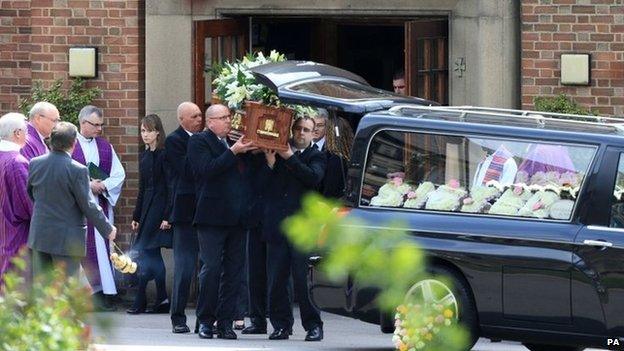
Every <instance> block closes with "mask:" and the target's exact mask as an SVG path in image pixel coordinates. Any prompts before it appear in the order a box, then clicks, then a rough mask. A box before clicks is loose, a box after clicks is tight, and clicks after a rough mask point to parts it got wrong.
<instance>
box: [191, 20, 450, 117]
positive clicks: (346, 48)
mask: <svg viewBox="0 0 624 351" xmlns="http://www.w3.org/2000/svg"><path fill="white" fill-rule="evenodd" d="M250 24H251V27H249V25H250ZM193 50H194V55H193V58H194V66H195V68H194V70H195V90H194V91H195V100H196V102H197V103H198V105H199V106H207V103H208V102H209V101H210V86H209V85H210V82H211V79H210V78H211V77H209V76H207V75H206V74H205V72H206V71H207V70H206V67H207V66H210V65H211V63H215V62H222V61H223V60H231V59H235V58H242V56H243V55H244V54H245V52H247V51H249V50H252V51H254V52H255V51H263V52H265V53H268V52H269V51H271V50H277V51H279V52H280V53H283V54H285V55H286V57H287V58H288V59H289V60H312V61H316V62H321V63H326V64H329V65H332V66H336V67H339V68H342V69H345V70H348V71H351V72H353V73H356V74H358V75H360V76H361V77H363V78H364V79H365V80H366V81H368V82H369V83H370V84H371V85H372V86H374V87H377V88H381V89H384V90H389V91H392V77H393V73H395V72H396V71H398V70H401V69H403V70H404V72H405V85H406V88H407V95H411V96H416V97H420V98H424V99H428V100H433V101H437V102H439V103H440V104H443V105H446V104H448V101H449V97H448V80H449V74H448V18H447V17H426V18H385V17H367V18H353V17H329V18H319V17H271V16H266V17H263V16H256V17H246V16H239V17H237V18H234V19H222V20H205V21H196V22H195V25H194V48H193Z"/></svg>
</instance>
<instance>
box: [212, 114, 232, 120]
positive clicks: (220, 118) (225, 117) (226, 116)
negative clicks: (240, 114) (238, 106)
mask: <svg viewBox="0 0 624 351" xmlns="http://www.w3.org/2000/svg"><path fill="white" fill-rule="evenodd" d="M231 118H232V115H224V116H221V117H209V118H208V119H218V120H220V121H225V120H227V119H231Z"/></svg>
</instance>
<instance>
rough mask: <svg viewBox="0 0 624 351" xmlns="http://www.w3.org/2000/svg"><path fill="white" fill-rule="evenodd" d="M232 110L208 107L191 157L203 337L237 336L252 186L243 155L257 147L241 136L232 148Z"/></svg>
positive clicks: (191, 146)
mask: <svg viewBox="0 0 624 351" xmlns="http://www.w3.org/2000/svg"><path fill="white" fill-rule="evenodd" d="M230 118H231V115H230V110H229V109H228V108H227V107H226V106H223V105H218V104H217V105H212V106H210V107H209V108H208V109H207V110H206V127H207V129H206V130H204V131H203V132H201V133H198V134H195V135H193V136H191V138H190V140H189V153H188V157H189V161H190V163H191V167H192V169H193V174H194V176H195V184H196V189H197V201H196V210H195V217H194V219H193V224H194V225H195V226H196V228H197V238H198V241H199V256H200V260H201V261H202V268H201V271H200V273H199V297H198V301H197V318H198V319H199V337H200V338H203V339H210V338H212V334H213V323H214V322H215V321H217V330H216V331H217V337H218V338H221V339H236V333H234V331H233V330H232V321H233V319H234V316H235V313H236V298H237V297H238V294H239V291H238V289H239V288H240V279H241V274H243V265H244V262H245V251H244V249H245V247H244V242H245V240H244V238H245V237H244V235H245V230H244V226H245V223H244V221H245V220H246V217H247V200H248V197H249V192H250V186H249V180H248V177H246V176H245V172H244V167H245V161H244V159H243V157H242V156H241V155H242V154H244V153H246V152H247V151H250V150H254V149H255V147H254V146H253V143H252V142H245V141H244V138H240V139H239V140H238V141H236V143H234V144H233V145H231V146H230V143H228V140H227V134H228V132H229V131H230V128H231V123H230Z"/></svg>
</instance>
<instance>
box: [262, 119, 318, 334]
mask: <svg viewBox="0 0 624 351" xmlns="http://www.w3.org/2000/svg"><path fill="white" fill-rule="evenodd" d="M292 134H293V137H292V139H291V141H290V148H289V149H288V150H286V151H279V152H275V151H274V150H264V153H265V158H266V164H265V165H264V166H263V168H262V169H261V171H260V175H259V176H260V177H261V178H262V179H263V180H265V182H266V186H265V189H266V192H265V193H264V199H265V201H264V205H265V210H264V222H263V229H262V231H263V233H262V234H263V239H264V240H265V241H266V242H267V273H268V274H267V275H268V287H269V319H270V320H271V325H273V329H274V330H273V333H271V335H269V339H270V340H282V339H288V338H289V334H290V333H291V332H292V327H293V316H292V307H291V305H292V301H291V298H290V295H289V294H288V282H289V277H290V276H291V274H292V280H293V285H294V290H295V291H294V292H295V296H297V301H298V302H299V312H300V313H301V322H302V324H303V328H304V329H305V330H306V336H305V340H306V341H320V340H322V339H323V322H322V321H321V315H320V312H319V311H318V310H317V309H316V308H315V307H314V305H313V304H312V302H311V301H310V297H309V294H308V285H307V273H308V257H307V255H305V254H302V253H300V252H298V251H297V250H296V249H295V248H294V247H292V245H291V244H290V243H289V242H288V240H287V239H286V237H285V235H284V233H282V230H281V223H282V221H283V220H284V219H285V218H286V217H288V216H290V215H292V214H294V213H295V212H297V211H298V210H299V208H300V207H301V199H302V198H303V196H304V195H305V194H306V193H308V192H310V191H314V190H317V189H318V187H319V185H320V184H321V181H322V179H323V176H324V174H325V168H326V163H327V159H326V156H325V154H324V153H322V152H321V151H319V150H317V149H316V148H313V147H312V139H313V138H314V120H313V119H312V118H310V117H309V116H305V117H302V118H298V119H297V120H295V123H294V124H293V127H292Z"/></svg>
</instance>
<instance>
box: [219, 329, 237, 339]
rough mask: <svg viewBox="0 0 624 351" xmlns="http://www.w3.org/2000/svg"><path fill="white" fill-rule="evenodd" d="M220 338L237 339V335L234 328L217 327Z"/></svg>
mask: <svg viewBox="0 0 624 351" xmlns="http://www.w3.org/2000/svg"><path fill="white" fill-rule="evenodd" d="M217 338H218V339H229V340H236V338H237V336H236V333H235V332H234V330H232V328H223V329H217Z"/></svg>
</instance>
